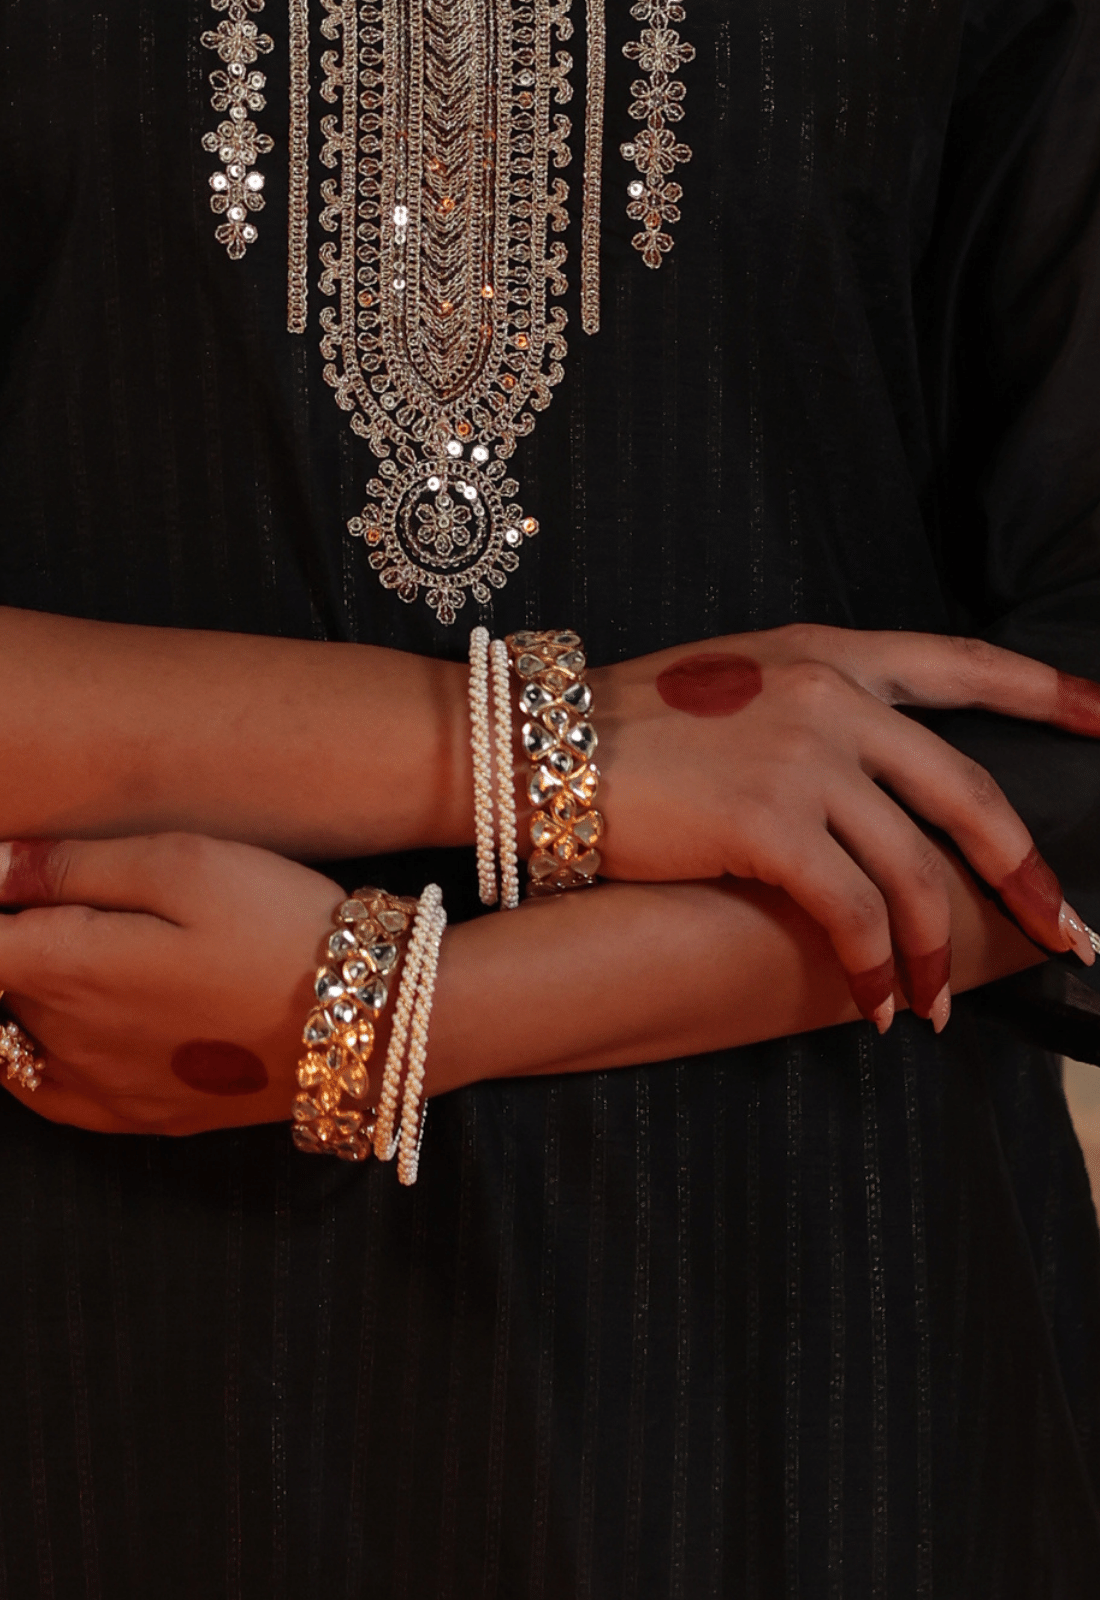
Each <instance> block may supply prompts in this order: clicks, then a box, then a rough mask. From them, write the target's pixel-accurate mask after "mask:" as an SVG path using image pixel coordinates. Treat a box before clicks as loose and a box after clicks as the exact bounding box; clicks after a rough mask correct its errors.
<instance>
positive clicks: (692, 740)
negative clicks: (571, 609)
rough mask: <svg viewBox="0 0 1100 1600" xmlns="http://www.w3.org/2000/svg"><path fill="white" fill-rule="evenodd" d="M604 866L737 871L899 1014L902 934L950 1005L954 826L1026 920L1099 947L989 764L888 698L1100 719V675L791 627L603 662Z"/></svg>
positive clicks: (943, 1003)
mask: <svg viewBox="0 0 1100 1600" xmlns="http://www.w3.org/2000/svg"><path fill="white" fill-rule="evenodd" d="M591 681H592V685H593V690H594V695H595V707H596V724H597V728H598V730H599V735H600V749H599V755H598V758H597V759H598V760H599V762H600V766H601V769H602V771H603V773H604V778H605V782H604V784H603V786H602V787H601V793H600V802H599V804H600V806H601V809H602V810H603V811H604V813H605V816H606V819H607V834H606V840H605V843H604V844H603V845H601V851H602V853H603V858H604V865H603V868H602V869H601V870H602V871H603V872H604V874H605V875H607V876H610V877H614V878H619V879H630V880H656V879H679V880H682V879H698V878H714V877H718V876H720V875H721V874H723V873H730V874H733V875H735V876H737V877H742V878H756V879H759V880H760V881H761V882H763V883H767V884H775V885H778V886H780V887H782V888H783V889H785V890H786V892H787V893H788V894H789V895H790V896H791V898H792V899H793V900H795V901H796V902H797V903H798V904H799V905H800V906H802V907H803V908H804V909H805V910H806V911H808V912H809V914H810V915H811V916H812V917H814V918H815V919H816V920H817V921H818V922H819V923H820V924H821V925H822V927H824V928H825V929H826V931H827V932H828V934H829V937H830V939H831V941H832V944H833V947H834V949H835V950H836V953H837V955H838V957H839V959H840V961H841V963H842V965H843V967H844V968H845V970H846V972H847V973H848V977H849V982H850V985H851V988H852V993H853V995H854V997H855V999H856V1002H857V1004H858V1005H859V1006H860V1009H861V1010H862V1011H863V1013H864V1015H865V1016H870V1017H873V1018H874V1019H875V1020H876V1021H877V1022H878V1023H879V1025H880V1026H882V1027H884V1026H887V1025H888V1024H889V1020H890V1016H891V1015H892V1005H893V1002H892V1001H891V999H890V991H891V988H892V985H893V978H894V965H893V959H892V952H893V951H896V952H897V954H898V956H899V957H900V962H899V965H900V969H901V970H900V973H899V976H900V978H901V981H902V984H903V987H904V988H905V992H906V993H907V994H908V996H909V998H910V1000H911V1002H912V1004H913V1006H914V1008H915V1009H916V1010H917V1011H918V1012H919V1014H920V1015H922V1016H929V1015H935V1016H936V1018H937V1021H942V1020H943V1019H944V1018H945V1017H946V1008H947V1001H948V991H947V989H946V987H945V986H946V984H947V980H948V972H949V968H950V939H951V915H950V909H949V903H948V896H947V891H946V885H945V882H944V873H943V867H942V861H943V857H942V854H941V852H939V851H938V850H937V849H936V848H934V846H933V845H932V843H931V841H930V840H929V839H928V837H927V836H926V834H924V833H923V832H922V831H921V829H920V828H919V827H918V826H917V824H916V823H915V822H914V821H913V820H912V819H911V818H910V816H909V815H907V813H906V810H904V809H903V807H906V808H908V810H910V811H912V812H913V813H915V814H916V816H917V817H918V818H921V819H923V820H924V821H925V822H928V823H931V824H932V825H933V826H934V827H936V828H939V829H942V830H943V832H944V833H946V834H947V835H949V836H950V838H951V839H952V840H953V841H954V842H955V844H956V845H957V846H958V848H959V850H960V851H961V853H962V854H963V856H964V857H965V858H966V860H967V861H968V862H969V863H970V865H971V866H972V867H973V868H974V870H975V871H976V872H977V873H978V875H979V876H980V877H981V878H982V879H984V881H985V882H986V883H987V884H988V885H990V886H991V887H992V888H994V889H995V890H996V891H997V892H998V893H999V894H1000V896H1001V898H1002V900H1003V902H1004V904H1005V905H1006V906H1007V907H1008V909H1009V910H1010V911H1011V912H1012V914H1013V915H1014V916H1015V917H1016V918H1017V919H1018V921H1019V923H1020V925H1021V927H1023V928H1024V929H1025V931H1026V932H1027V933H1028V934H1030V935H1031V937H1032V938H1034V939H1036V940H1037V941H1038V942H1039V943H1040V944H1042V945H1044V946H1045V947H1046V948H1047V949H1048V950H1057V951H1061V950H1067V949H1069V948H1071V947H1072V948H1074V949H1076V950H1077V951H1078V953H1079V954H1080V955H1081V957H1082V959H1083V960H1085V961H1087V962H1090V963H1091V961H1092V959H1093V955H1092V950H1091V948H1090V945H1089V940H1088V937H1087V934H1086V933H1085V930H1084V929H1083V928H1082V926H1081V924H1080V921H1079V919H1077V918H1076V917H1075V915H1074V914H1073V913H1072V911H1071V910H1070V908H1069V907H1067V906H1066V905H1065V902H1064V900H1063V897H1062V892H1061V889H1060V887H1059V885H1058V882H1057V880H1056V879H1055V877H1054V874H1053V873H1052V872H1051V871H1050V869H1049V867H1047V865H1046V864H1045V862H1043V861H1042V860H1041V859H1040V858H1039V856H1038V854H1037V853H1036V851H1035V849H1034V846H1033V844H1032V840H1031V837H1030V835H1029V833H1028V831H1027V829H1026V828H1025V826H1024V824H1023V822H1022V821H1021V820H1020V818H1019V817H1018V816H1017V814H1016V812H1015V811H1014V810H1013V809H1012V807H1011V806H1010V805H1009V803H1008V801H1007V800H1006V799H1005V797H1004V795H1003V793H1002V792H1001V790H1000V789H999V788H998V786H997V784H996V783H995V782H994V781H993V779H992V778H991V777H990V775H989V773H988V772H986V771H985V770H984V769H983V768H982V767H980V766H978V765H977V764H976V763H975V762H973V761H971V760H969V759H968V758H967V757H966V756H963V755H961V754H960V753H959V752H958V751H956V750H955V749H953V748H952V747H951V746H950V745H948V744H946V743H945V742H944V741H943V740H942V739H940V738H938V737H937V736H936V735H935V734H933V733H931V732H929V731H928V730H927V729H926V728H923V727H922V726H920V725H919V724H918V723H916V722H914V721H912V720H911V719H910V718H907V717H904V716H902V715H901V714H900V713H899V712H897V711H896V710H894V709H892V708H893V707H894V706H896V705H913V706H940V707H979V708H982V709H984V710H989V711H998V712H1003V713H1005V714H1008V715H1012V716H1017V717H1028V718H1032V719H1035V720H1041V721H1045V722H1049V723H1052V724H1054V725H1055V726H1059V727H1063V728H1068V729H1071V730H1072V731H1073V732H1076V733H1083V734H1089V735H1093V736H1095V735H1098V734H1100V688H1098V687H1097V686H1096V685H1094V684H1090V683H1086V682H1085V681H1084V680H1082V679H1075V678H1068V677H1066V676H1065V675H1063V674H1060V673H1058V672H1056V671H1055V670H1054V668H1052V667H1049V666H1046V665H1044V664H1043V663H1041V662H1037V661H1031V660H1028V659H1027V658H1026V657H1023V656H1018V655H1014V654H1012V653H1011V652H1009V651H1006V650H1000V649H997V648H995V647H993V646H990V645H986V644H983V643H981V642H979V641H975V640H959V639H949V638H942V637H939V636H936V635H926V634H904V633H863V632H857V631H855V630H852V629H845V628H823V627H809V626H796V627H787V628H778V629H775V630H772V631H770V632H763V633H753V634H740V635H732V636H729V637H726V638H722V639H718V640H709V641H707V642H706V643H702V644H698V645H686V646H680V647H677V648H676V649H673V650H666V651H663V652H661V653H660V654H657V655H652V656H646V657H641V658H639V659H637V660H633V661H628V662H625V663H623V664H622V665H620V666H615V667H610V668H605V669H602V670H597V671H594V672H593V673H592V674H591Z"/></svg>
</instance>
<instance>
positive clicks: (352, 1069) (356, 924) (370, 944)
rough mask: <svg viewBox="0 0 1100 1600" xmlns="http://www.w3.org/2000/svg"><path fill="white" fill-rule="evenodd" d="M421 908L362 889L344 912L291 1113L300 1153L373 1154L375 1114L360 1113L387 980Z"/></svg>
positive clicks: (331, 941) (321, 974) (324, 969)
mask: <svg viewBox="0 0 1100 1600" xmlns="http://www.w3.org/2000/svg"><path fill="white" fill-rule="evenodd" d="M416 908H417V906H416V901H415V900H412V899H408V898H405V897H403V896H398V895H391V894H386V893H385V891H384V890H381V889H359V890H357V891H356V892H355V894H353V895H352V896H350V897H349V898H348V899H347V900H344V901H343V902H342V903H341V904H340V905H339V906H338V907H337V908H336V912H335V921H336V928H335V930H334V931H333V932H332V933H331V934H329V936H328V939H327V940H326V943H325V956H326V959H325V961H324V963H323V964H322V966H320V967H319V968H318V970H317V976H316V978H315V980H314V993H315V995H316V997H317V1004H316V1006H315V1007H314V1009H313V1010H312V1011H311V1012H310V1014H309V1016H308V1018H307V1019H306V1025H305V1029H304V1030H303V1033H302V1039H303V1041H304V1043H305V1045H306V1047H307V1049H306V1054H305V1055H304V1056H303V1057H302V1058H301V1060H300V1061H299V1063H298V1089H299V1093H298V1094H296V1095H295V1097H294V1102H293V1105H292V1108H291V1111H292V1115H293V1118H294V1143H295V1144H296V1145H297V1147H298V1149H299V1150H303V1151H306V1152H307V1153H309V1154H311V1155H336V1156H339V1157H340V1158H341V1159H342V1160H344V1161H365V1160H366V1158H367V1157H368V1156H369V1155H370V1153H371V1148H372V1144H373V1139H374V1129H375V1122H374V1116H373V1114H372V1113H371V1112H370V1111H369V1110H360V1109H358V1107H360V1106H362V1105H364V1103H365V1101H366V1099H367V1097H368V1095H369V1093H370V1076H369V1073H368V1071H367V1061H368V1060H369V1058H370V1054H371V1051H372V1050H373V1049H374V1024H375V1020H376V1019H377V1017H378V1015H379V1013H380V1012H381V1011H382V1009H383V1007H384V1006H385V1004H386V1002H387V1000H388V999H389V985H388V982H387V980H388V979H389V978H390V977H391V976H392V974H393V973H394V972H395V971H396V970H397V965H398V962H399V960H400V943H401V940H402V938H403V937H404V935H405V933H406V932H407V931H408V928H409V924H410V922H411V921H412V919H413V917H414V916H415V914H416ZM349 1101H350V1102H351V1104H348V1103H347V1102H349Z"/></svg>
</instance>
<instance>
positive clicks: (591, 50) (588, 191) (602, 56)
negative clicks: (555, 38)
mask: <svg viewBox="0 0 1100 1600" xmlns="http://www.w3.org/2000/svg"><path fill="white" fill-rule="evenodd" d="M586 16H587V21H586V24H585V37H586V42H587V48H586V60H587V66H586V69H585V108H584V190H583V194H582V197H581V327H582V328H583V329H584V331H585V333H599V331H600V199H601V194H602V188H603V184H602V178H603V117H604V98H605V81H606V76H607V26H606V18H605V15H604V0H588V6H587V13H586Z"/></svg>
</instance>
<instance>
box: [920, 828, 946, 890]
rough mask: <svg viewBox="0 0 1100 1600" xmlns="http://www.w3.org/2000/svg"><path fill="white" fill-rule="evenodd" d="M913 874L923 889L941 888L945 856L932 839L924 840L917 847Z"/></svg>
mask: <svg viewBox="0 0 1100 1600" xmlns="http://www.w3.org/2000/svg"><path fill="white" fill-rule="evenodd" d="M913 876H914V878H915V879H916V881H917V883H918V885H919V886H920V887H921V888H922V889H940V888H942V887H943V882H944V868H943V857H942V855H941V854H940V852H939V851H938V850H937V849H936V847H935V845H934V844H932V843H931V841H930V840H927V839H925V840H923V841H922V842H921V843H920V844H919V845H918V846H917V849H916V854H915V856H914V860H913Z"/></svg>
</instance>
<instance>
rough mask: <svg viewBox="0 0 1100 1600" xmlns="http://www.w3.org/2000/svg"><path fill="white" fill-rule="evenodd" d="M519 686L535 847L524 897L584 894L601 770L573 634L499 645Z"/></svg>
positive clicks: (526, 636)
mask: <svg viewBox="0 0 1100 1600" xmlns="http://www.w3.org/2000/svg"><path fill="white" fill-rule="evenodd" d="M506 644H507V646H508V653H509V655H510V657H511V662H512V668H513V670H514V671H515V673H516V675H517V677H518V678H519V680H520V685H521V688H520V694H519V705H520V712H521V714H522V715H523V716H524V717H525V718H526V720H525V721H524V723H523V726H522V728H521V733H520V736H521V738H522V741H523V748H524V750H525V751H526V752H527V755H528V757H529V759H530V761H531V773H530V776H529V778H528V782H527V798H528V799H529V800H530V802H531V804H532V806H534V807H535V811H534V814H533V815H532V817H531V821H530V836H531V844H532V846H533V847H534V848H533V853H532V855H531V858H530V860H529V861H528V863H527V875H528V893H529V894H533V895H538V894H552V893H555V892H557V891H559V890H563V889H581V888H587V887H588V886H589V885H590V884H591V883H593V882H594V881H595V877H596V874H597V872H598V871H599V869H600V852H599V851H598V850H597V849H596V845H597V843H598V841H599V840H600V839H601V838H602V837H603V831H604V821H603V817H602V815H601V814H600V812H599V811H597V810H596V809H595V805H594V801H595V799H596V795H597V793H598V791H599V785H600V771H599V768H598V767H597V766H596V764H595V762H594V761H593V759H592V757H593V755H594V754H595V750H596V745H597V742H598V741H597V737H596V730H595V728H594V727H593V725H592V723H591V721H590V720H589V713H590V711H591V709H592V690H591V689H590V688H589V686H588V683H587V682H586V681H585V668H586V665H587V663H586V661H585V656H584V651H583V649H582V647H581V641H580V638H579V636H578V635H577V634H575V633H573V632H571V631H569V630H564V631H561V632H556V631H549V632H542V633H534V632H522V633H514V634H511V635H510V636H509V638H508V639H507V640H506Z"/></svg>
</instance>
